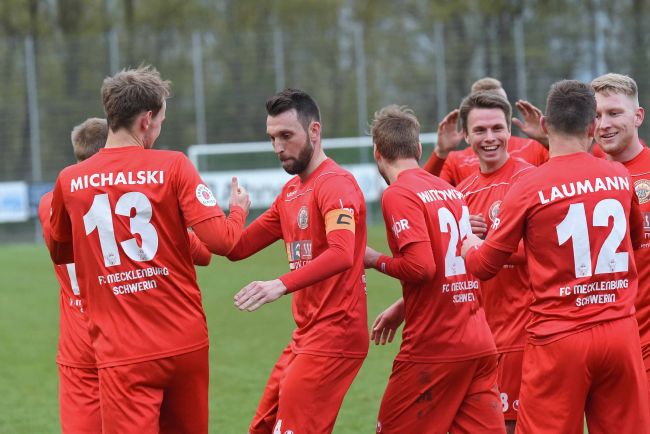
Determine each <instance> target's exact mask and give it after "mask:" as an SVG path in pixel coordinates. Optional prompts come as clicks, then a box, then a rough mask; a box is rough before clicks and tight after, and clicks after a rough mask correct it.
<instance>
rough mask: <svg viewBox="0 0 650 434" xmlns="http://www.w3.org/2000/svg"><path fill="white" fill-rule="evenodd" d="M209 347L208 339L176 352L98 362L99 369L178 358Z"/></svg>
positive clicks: (169, 351)
mask: <svg viewBox="0 0 650 434" xmlns="http://www.w3.org/2000/svg"><path fill="white" fill-rule="evenodd" d="M209 345H210V343H209V341H208V340H207V339H206V340H205V341H202V342H201V343H198V344H195V345H191V346H188V347H183V348H179V349H175V350H168V351H162V352H160V353H152V354H147V355H144V356H138V357H131V358H128V359H117V360H109V361H101V362H100V361H97V368H112V367H114V366H122V365H131V364H134V363H140V362H148V361H149V360H156V359H164V358H166V357H173V356H178V355H180V354H185V353H191V352H192V351H197V350H200V349H202V348H205V347H207V346H209Z"/></svg>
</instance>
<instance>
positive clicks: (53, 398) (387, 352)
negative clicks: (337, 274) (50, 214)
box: [0, 227, 400, 434]
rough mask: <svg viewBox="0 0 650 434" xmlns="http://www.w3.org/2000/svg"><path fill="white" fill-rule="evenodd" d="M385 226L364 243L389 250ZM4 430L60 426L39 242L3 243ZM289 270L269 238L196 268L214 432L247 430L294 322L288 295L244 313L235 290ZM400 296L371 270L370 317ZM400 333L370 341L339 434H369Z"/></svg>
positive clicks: (50, 300) (0, 373)
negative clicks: (263, 246) (235, 256)
mask: <svg viewBox="0 0 650 434" xmlns="http://www.w3.org/2000/svg"><path fill="white" fill-rule="evenodd" d="M384 237H385V234H384V230H383V227H372V228H371V230H370V231H369V235H368V242H369V244H370V245H371V246H373V247H375V248H378V249H381V250H383V251H386V250H387V248H386V243H385V241H384ZM0 264H2V266H1V267H0V269H1V270H2V278H3V282H4V284H3V285H2V287H1V288H0V367H1V369H0V433H3V434H14V433H17V434H35V433H38V434H43V433H57V432H60V427H59V422H58V404H57V373H56V372H57V371H56V364H55V362H54V360H55V356H56V345H57V337H58V289H57V288H58V287H57V284H56V279H55V277H54V273H53V270H52V265H51V263H50V260H49V256H48V254H47V252H46V249H45V246H43V245H41V246H31V245H16V246H6V247H2V248H0ZM286 270H287V264H286V253H285V250H284V248H283V247H282V246H281V245H280V244H277V245H274V246H271V247H270V248H268V249H267V250H266V251H263V252H261V253H259V254H257V255H256V256H254V257H252V258H250V259H248V260H246V261H242V262H240V263H234V264H233V263H230V262H228V261H227V260H225V259H223V258H219V257H214V258H213V262H212V264H211V265H210V266H209V267H207V268H201V269H199V272H198V275H199V284H200V287H201V290H202V292H203V297H204V307H205V311H206V315H207V318H208V328H209V331H210V342H211V348H210V362H211V379H210V433H220V434H231V433H232V434H235V433H245V432H246V429H247V428H248V423H249V422H250V420H251V417H252V416H253V414H254V412H255V409H256V408H257V403H258V401H259V398H260V396H261V393H262V390H263V388H264V385H265V383H266V380H267V377H268V375H269V372H270V370H271V368H272V366H273V364H274V363H275V361H276V359H277V357H278V356H279V354H280V352H281V351H282V349H283V348H284V347H285V345H286V344H287V343H288V341H289V338H290V335H291V330H292V329H293V327H294V323H293V320H292V318H291V304H290V301H291V300H290V299H289V297H285V298H283V299H280V300H278V301H277V302H275V303H273V304H270V305H266V306H264V307H262V308H261V309H260V310H258V311H256V312H253V313H248V312H240V311H238V310H237V309H235V307H234V306H233V303H232V296H233V295H234V294H235V293H236V292H237V291H238V290H239V289H240V288H241V287H242V286H244V285H245V284H247V283H248V282H250V281H252V280H265V279H272V278H275V277H277V276H278V275H280V274H282V273H284V272H285V271H286ZM399 294H400V288H399V282H397V281H396V280H392V279H389V278H386V277H385V276H382V275H380V274H379V273H377V272H374V271H369V273H368V320H369V321H370V322H372V320H373V319H374V318H375V316H376V315H377V314H378V313H379V312H381V311H382V310H383V309H384V308H385V307H386V306H388V305H389V304H390V303H391V302H392V301H394V300H395V299H396V298H397V297H398V296H399ZM398 348H399V342H398V341H397V340H396V341H395V342H393V343H392V344H391V345H387V346H386V347H376V346H374V345H372V346H371V348H370V351H369V354H368V358H367V359H366V361H365V362H364V365H363V368H362V369H361V371H360V373H359V375H358V376H357V378H356V380H355V381H354V383H353V384H352V387H351V389H350V391H349V392H348V394H347V396H346V398H345V401H344V403H343V406H342V408H341V412H340V413H339V417H338V419H337V424H336V428H335V430H334V432H335V433H337V434H348V433H349V434H356V433H370V432H374V426H375V423H376V416H377V410H378V408H379V403H380V400H381V396H382V393H383V391H384V387H385V386H386V382H387V380H388V376H389V373H390V369H391V366H392V360H393V358H394V357H395V354H396V353H397V350H398Z"/></svg>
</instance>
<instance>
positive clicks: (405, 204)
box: [381, 187, 431, 252]
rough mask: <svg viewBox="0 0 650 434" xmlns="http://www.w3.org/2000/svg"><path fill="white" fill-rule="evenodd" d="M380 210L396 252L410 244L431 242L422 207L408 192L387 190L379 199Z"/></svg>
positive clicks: (399, 189)
mask: <svg viewBox="0 0 650 434" xmlns="http://www.w3.org/2000/svg"><path fill="white" fill-rule="evenodd" d="M381 208H382V212H383V214H384V222H385V223H386V227H387V228H391V231H390V236H391V237H392V239H393V241H394V242H395V245H396V246H397V248H398V251H400V252H401V251H402V250H403V249H404V247H405V246H407V245H409V244H411V243H417V242H420V241H426V242H431V239H430V238H429V232H428V229H427V222H426V219H425V217H424V210H423V209H422V205H421V203H419V202H418V200H417V199H416V198H415V195H413V194H412V193H411V192H410V191H408V190H405V189H402V188H396V187H393V188H390V187H389V188H387V189H386V190H385V191H384V194H383V196H382V198H381Z"/></svg>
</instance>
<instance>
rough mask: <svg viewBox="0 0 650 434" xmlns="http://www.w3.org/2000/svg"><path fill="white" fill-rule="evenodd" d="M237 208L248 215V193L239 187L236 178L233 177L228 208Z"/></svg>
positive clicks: (249, 203)
mask: <svg viewBox="0 0 650 434" xmlns="http://www.w3.org/2000/svg"><path fill="white" fill-rule="evenodd" d="M233 206H239V207H242V208H243V209H244V211H246V213H248V210H249V209H250V207H251V200H250V198H249V197H248V192H247V191H246V189H245V188H244V187H241V186H240V185H239V182H238V181H237V177H236V176H233V177H232V180H231V183H230V207H231V208H232V207H233Z"/></svg>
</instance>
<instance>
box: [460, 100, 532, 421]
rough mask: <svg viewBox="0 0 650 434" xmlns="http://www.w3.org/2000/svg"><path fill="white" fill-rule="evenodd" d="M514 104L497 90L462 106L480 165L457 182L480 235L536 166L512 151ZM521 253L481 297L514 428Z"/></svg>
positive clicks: (521, 340) (485, 285)
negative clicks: (511, 152) (504, 200)
mask: <svg viewBox="0 0 650 434" xmlns="http://www.w3.org/2000/svg"><path fill="white" fill-rule="evenodd" d="M511 116H512V108H511V107H510V103H509V102H508V100H507V99H505V98H504V97H503V96H501V95H500V94H498V93H495V92H475V93H472V94H470V95H469V96H468V97H466V98H465V99H464V100H463V102H462V103H461V105H460V120H461V126H462V130H463V135H464V138H465V141H466V142H467V143H469V145H470V146H471V149H472V150H473V151H474V153H475V154H476V156H477V157H478V159H479V164H480V169H479V170H478V171H476V172H475V173H474V175H471V176H469V177H468V178H466V179H465V180H464V181H462V182H461V183H460V185H459V186H458V190H459V191H460V192H461V193H463V197H464V198H465V201H466V202H467V206H468V207H469V212H470V219H471V220H472V223H473V225H472V229H473V233H474V234H476V235H478V236H479V237H480V238H484V237H485V234H486V233H487V232H489V231H490V228H491V227H497V226H498V225H499V222H500V216H499V207H500V206H501V202H502V201H503V197H504V196H505V194H506V193H507V191H508V190H509V189H510V187H511V186H512V184H513V183H514V182H515V181H516V180H517V179H519V178H520V177H521V176H523V175H525V174H526V173H529V172H530V171H531V170H534V168H535V167H534V166H532V165H530V164H528V163H526V162H525V161H523V160H520V159H518V158H513V157H510V156H509V155H508V139H509V138H510V118H511ZM523 259H524V258H523V255H522V257H521V258H519V261H516V260H514V258H511V260H510V261H509V263H507V264H506V265H504V266H503V268H502V269H501V271H499V272H498V273H497V274H496V276H495V277H493V278H492V279H490V280H486V281H483V282H481V294H482V296H483V298H482V302H483V307H484V309H485V316H486V318H487V321H488V324H489V325H490V329H491V330H492V335H493V336H494V340H495V342H496V346H497V351H498V352H499V367H498V379H497V384H498V386H499V392H500V394H501V404H502V406H503V415H504V418H505V421H506V431H507V432H508V433H509V434H511V433H514V431H515V424H516V421H517V410H518V408H519V387H520V385H521V362H522V358H523V351H524V345H525V343H526V330H525V326H526V324H527V323H528V322H529V321H530V317H531V314H530V311H529V310H528V306H529V305H530V303H531V302H532V293H531V292H530V291H528V287H529V285H530V281H529V278H528V269H527V267H526V265H525V263H524V260H523Z"/></svg>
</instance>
